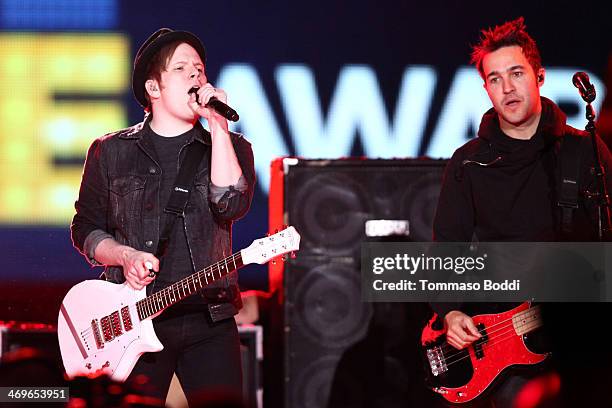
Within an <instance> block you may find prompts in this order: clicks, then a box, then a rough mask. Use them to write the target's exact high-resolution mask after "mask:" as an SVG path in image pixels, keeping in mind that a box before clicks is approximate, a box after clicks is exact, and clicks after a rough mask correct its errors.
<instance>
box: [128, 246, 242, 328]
mask: <svg viewBox="0 0 612 408" xmlns="http://www.w3.org/2000/svg"><path fill="white" fill-rule="evenodd" d="M241 252H242V251H239V252H237V253H235V254H232V255H230V256H228V257H227V258H224V259H222V260H220V261H218V262H216V263H215V264H213V265H209V266H207V267H206V268H204V269H201V270H199V271H197V272H195V273H193V274H192V275H190V276H188V277H186V278H184V279H182V280H181V281H179V282H175V283H173V284H172V285H170V286H168V287H166V288H164V289H162V290H160V291H159V292H155V293H154V294H152V295H151V296H147V297H146V298H144V299H142V300H140V301H138V302H136V306H137V309H138V311H139V312H143V313H142V315H143V316H145V317H144V319H146V318H148V317H150V316H152V315H154V314H156V313H158V312H160V311H161V310H163V309H165V308H166V307H168V306H170V305H172V304H174V303H176V301H177V299H179V298H180V299H179V300H181V299H183V298H185V297H187V296H189V295H191V293H189V294H188V295H187V294H186V292H185V286H186V285H187V288H189V284H190V283H191V284H193V287H194V290H195V291H197V290H198V288H197V287H196V282H197V283H199V285H200V289H202V288H203V286H202V277H204V281H205V282H207V283H206V284H205V285H204V286H206V285H208V278H207V275H208V274H209V273H212V282H214V281H215V280H217V279H220V278H222V277H223V275H222V272H221V268H220V266H221V265H222V264H223V265H225V269H226V270H229V268H227V265H228V263H227V261H228V260H229V261H231V262H232V263H233V264H234V269H233V270H236V269H238V268H239V267H238V266H237V265H236V261H241V259H242V254H241ZM215 269H216V270H218V271H219V278H215ZM183 281H184V282H183ZM181 282H183V283H184V284H183V283H181ZM179 283H180V285H179ZM181 291H182V292H183V295H182V296H181ZM160 302H161V304H163V305H164V306H163V307H161V308H158V306H159V305H160ZM141 320H142V319H141Z"/></svg>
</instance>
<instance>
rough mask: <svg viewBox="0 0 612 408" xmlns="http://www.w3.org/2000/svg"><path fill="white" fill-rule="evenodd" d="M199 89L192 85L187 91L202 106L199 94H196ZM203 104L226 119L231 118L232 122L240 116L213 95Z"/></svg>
mask: <svg viewBox="0 0 612 408" xmlns="http://www.w3.org/2000/svg"><path fill="white" fill-rule="evenodd" d="M199 90H200V87H198V86H194V87H192V88H191V89H190V90H189V91H188V93H189V94H194V95H195V98H196V102H197V104H198V105H200V106H202V103H201V102H200V95H199V94H198V91H199ZM213 90H214V88H213ZM203 106H204V107H206V108H209V109H212V110H214V111H215V112H217V113H218V114H219V115H221V116H223V117H224V118H226V119H227V120H231V121H232V122H237V121H238V119H240V117H239V116H238V113H237V112H236V111H235V110H234V109H232V108H231V107H229V106H228V105H227V104H226V103H224V102H222V101H220V100H219V99H217V98H216V97H214V96H213V97H211V98H210V99H209V100H208V102H207V103H206V104H205V105H203Z"/></svg>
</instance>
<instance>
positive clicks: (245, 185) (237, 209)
mask: <svg viewBox="0 0 612 408" xmlns="http://www.w3.org/2000/svg"><path fill="white" fill-rule="evenodd" d="M231 136H232V144H233V146H234V151H235V152H236V157H237V158H238V164H239V165H240V169H241V170H242V176H241V177H240V179H239V180H238V182H237V183H236V184H235V185H232V186H228V187H218V186H216V185H214V184H213V183H212V182H210V186H209V189H208V191H209V197H208V198H209V201H210V203H211V208H212V210H213V213H214V214H215V216H216V217H217V218H219V219H222V220H226V221H231V220H237V219H239V218H241V217H243V216H244V215H245V214H246V212H247V211H248V210H249V207H250V206H251V201H252V199H253V192H254V189H255V165H254V159H253V149H252V148H251V144H250V143H249V142H248V141H247V140H246V139H245V138H244V137H243V136H242V135H238V134H235V133H231Z"/></svg>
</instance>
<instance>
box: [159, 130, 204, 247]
mask: <svg viewBox="0 0 612 408" xmlns="http://www.w3.org/2000/svg"><path fill="white" fill-rule="evenodd" d="M204 151H205V146H204V144H203V143H200V142H197V141H196V142H193V143H191V144H190V145H189V146H187V152H186V153H185V156H184V157H183V160H182V161H181V165H180V168H179V172H178V174H177V175H176V180H174V186H173V187H172V192H171V193H170V198H169V199H168V204H167V205H166V207H165V208H164V212H165V213H167V214H170V216H169V217H167V221H166V225H165V226H164V228H163V229H162V232H161V235H160V237H159V243H158V244H157V251H155V256H156V257H157V258H158V259H161V258H162V257H163V256H164V255H165V253H166V250H167V249H168V242H169V240H170V234H171V233H172V229H173V228H174V224H175V222H176V219H177V218H179V217H182V216H183V215H184V214H185V207H186V206H187V201H189V195H190V193H191V190H192V189H193V186H194V184H195V175H196V170H197V168H198V164H200V161H201V160H202V157H203V156H204Z"/></svg>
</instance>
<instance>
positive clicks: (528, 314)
mask: <svg viewBox="0 0 612 408" xmlns="http://www.w3.org/2000/svg"><path fill="white" fill-rule="evenodd" d="M539 311H540V306H534V307H530V308H528V309H525V310H523V311H521V312H518V313H516V314H515V315H514V316H512V317H510V318H508V319H504V320H500V321H499V322H497V323H495V324H492V325H490V326H487V327H485V328H484V329H482V330H478V332H479V333H481V334H483V333H484V332H485V331H489V333H488V335H489V338H490V335H491V334H493V333H495V332H496V331H497V330H493V331H491V329H492V328H494V327H496V326H499V325H501V324H505V323H507V322H509V321H511V320H513V319H514V317H516V316H517V315H519V314H523V315H526V316H525V317H523V318H521V319H520V320H523V319H531V320H535V319H537V318H538V317H537V315H533V314H534V313H539ZM524 324H525V323H524V322H519V325H524ZM503 328H504V327H502V328H501V329H500V330H502V329H503ZM443 347H446V348H445V349H444V348H443ZM440 348H441V349H442V352H445V351H448V350H450V351H453V350H457V349H456V348H455V347H453V346H451V345H450V344H449V343H448V342H446V341H445V342H444V344H443V345H442V346H441V347H440Z"/></svg>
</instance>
